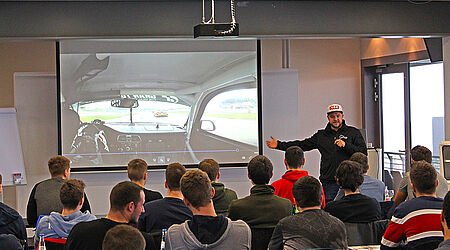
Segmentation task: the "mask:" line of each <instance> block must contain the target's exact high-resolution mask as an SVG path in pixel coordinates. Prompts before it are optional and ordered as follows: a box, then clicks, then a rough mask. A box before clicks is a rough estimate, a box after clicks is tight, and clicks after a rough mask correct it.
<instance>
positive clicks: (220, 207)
mask: <svg viewBox="0 0 450 250" xmlns="http://www.w3.org/2000/svg"><path fill="white" fill-rule="evenodd" d="M211 184H212V186H213V188H214V191H215V193H214V197H213V199H212V200H213V203H214V210H216V213H217V214H226V213H228V208H229V207H230V203H231V201H232V200H236V199H237V195H236V192H234V191H233V190H231V189H228V188H225V186H224V185H223V184H222V183H211Z"/></svg>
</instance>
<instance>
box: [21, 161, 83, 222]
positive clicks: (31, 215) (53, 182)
mask: <svg viewBox="0 0 450 250" xmlns="http://www.w3.org/2000/svg"><path fill="white" fill-rule="evenodd" d="M48 170H49V172H50V175H51V177H52V178H50V179H47V180H44V181H41V182H39V183H37V184H36V185H35V186H34V187H33V190H32V191H31V193H30V198H29V199H28V204H27V221H28V225H30V226H35V225H36V222H37V219H38V218H39V216H40V215H49V214H50V213H51V212H62V209H63V205H62V204H61V201H60V199H59V190H60V189H61V186H62V184H63V183H64V181H65V180H68V179H69V177H70V160H69V159H67V158H66V157H64V156H61V155H58V156H54V157H52V158H50V160H48ZM85 211H91V207H90V205H89V201H88V199H87V196H86V194H84V203H83V207H82V208H81V212H85Z"/></svg>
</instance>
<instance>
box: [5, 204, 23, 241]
mask: <svg viewBox="0 0 450 250" xmlns="http://www.w3.org/2000/svg"><path fill="white" fill-rule="evenodd" d="M0 234H12V235H14V236H16V237H17V239H19V240H24V241H25V240H26V239H27V232H26V230H25V223H24V222H23V219H22V216H20V214H19V213H18V212H17V211H16V210H14V209H12V208H10V207H9V206H7V205H5V204H4V203H2V202H0Z"/></svg>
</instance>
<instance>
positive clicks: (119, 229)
mask: <svg viewBox="0 0 450 250" xmlns="http://www.w3.org/2000/svg"><path fill="white" fill-rule="evenodd" d="M144 249H145V239H144V236H142V233H141V232H139V230H137V229H136V228H134V227H132V226H129V225H117V226H115V227H113V228H111V229H109V230H108V232H107V233H106V235H105V238H104V239H103V244H102V250H144Z"/></svg>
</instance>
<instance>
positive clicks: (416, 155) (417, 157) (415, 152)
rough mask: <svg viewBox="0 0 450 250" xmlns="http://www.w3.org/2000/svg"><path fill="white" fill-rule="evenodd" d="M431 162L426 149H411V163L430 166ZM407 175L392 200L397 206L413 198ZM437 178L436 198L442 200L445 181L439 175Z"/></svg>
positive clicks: (446, 187) (429, 154) (416, 147)
mask: <svg viewBox="0 0 450 250" xmlns="http://www.w3.org/2000/svg"><path fill="white" fill-rule="evenodd" d="M432 160H433V157H432V154H431V151H430V150H429V149H428V148H427V147H424V146H420V145H417V146H415V147H414V148H412V149H411V162H412V163H413V162H416V161H426V162H428V163H430V164H431V161H432ZM412 166H413V165H412V164H411V169H412V168H413V167H412ZM409 173H410V172H406V174H405V176H403V178H402V180H401V181H400V184H399V188H398V191H397V194H396V195H395V198H394V202H395V205H397V206H398V205H400V203H402V202H404V201H405V200H406V201H409V200H411V199H413V198H414V197H415V196H414V192H413V190H412V187H411V178H410V177H409ZM437 178H438V181H439V184H438V186H437V188H436V196H437V197H439V198H444V196H445V195H446V194H447V191H448V184H447V180H446V179H445V178H444V176H442V175H440V174H438V175H437Z"/></svg>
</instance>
